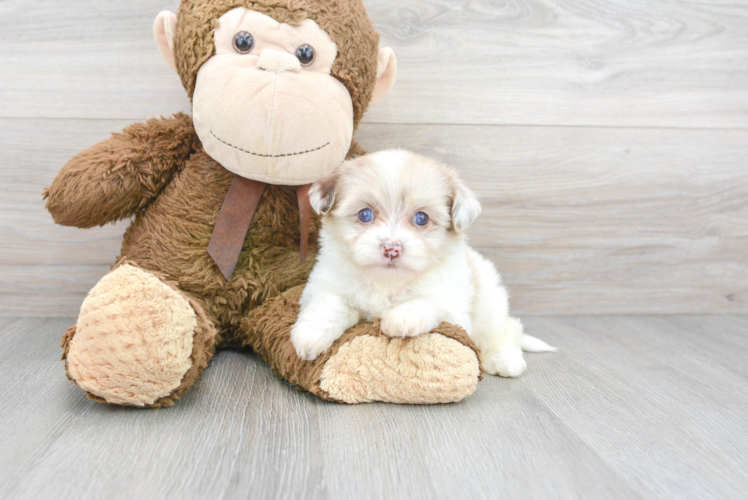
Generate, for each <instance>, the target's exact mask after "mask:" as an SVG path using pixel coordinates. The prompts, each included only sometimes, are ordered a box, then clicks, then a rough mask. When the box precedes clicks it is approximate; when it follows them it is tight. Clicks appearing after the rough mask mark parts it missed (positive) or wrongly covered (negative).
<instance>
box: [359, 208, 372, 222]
mask: <svg viewBox="0 0 748 500" xmlns="http://www.w3.org/2000/svg"><path fill="white" fill-rule="evenodd" d="M358 220H360V221H361V222H371V221H373V220H374V212H372V211H371V210H369V209H368V208H364V209H363V210H361V211H360V212H359V213H358Z"/></svg>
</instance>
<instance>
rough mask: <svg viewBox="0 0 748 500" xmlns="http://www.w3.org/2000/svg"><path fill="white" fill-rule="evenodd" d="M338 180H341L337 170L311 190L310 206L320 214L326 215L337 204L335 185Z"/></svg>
mask: <svg viewBox="0 0 748 500" xmlns="http://www.w3.org/2000/svg"><path fill="white" fill-rule="evenodd" d="M338 178H340V172H339V170H335V171H334V172H333V173H332V174H330V175H328V176H327V177H325V178H324V179H322V180H320V181H317V182H315V183H314V184H312V187H311V188H309V204H310V205H312V208H313V209H314V211H315V212H317V213H318V214H320V215H324V214H326V213H327V212H329V211H330V209H331V208H332V206H333V204H334V203H335V185H336V184H337V183H338Z"/></svg>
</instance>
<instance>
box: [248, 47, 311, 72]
mask: <svg viewBox="0 0 748 500" xmlns="http://www.w3.org/2000/svg"><path fill="white" fill-rule="evenodd" d="M257 66H259V67H260V69H264V70H265V71H276V72H278V73H280V72H282V71H301V63H300V62H299V60H298V59H297V58H296V56H294V55H291V54H289V53H287V52H281V51H279V50H270V49H265V50H263V51H262V53H261V54H260V57H259V58H258V59H257Z"/></svg>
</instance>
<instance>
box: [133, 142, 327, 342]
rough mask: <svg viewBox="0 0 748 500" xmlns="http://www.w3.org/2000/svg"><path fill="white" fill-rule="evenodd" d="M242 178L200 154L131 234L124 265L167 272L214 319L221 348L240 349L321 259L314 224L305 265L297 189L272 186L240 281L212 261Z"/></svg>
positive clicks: (254, 221)
mask: <svg viewBox="0 0 748 500" xmlns="http://www.w3.org/2000/svg"><path fill="white" fill-rule="evenodd" d="M233 176H234V174H233V173H231V172H229V171H227V170H225V169H224V168H223V167H221V166H220V165H219V164H218V163H216V162H215V161H213V160H212V159H211V158H210V157H208V156H207V155H205V154H204V153H196V154H194V155H193V156H192V158H190V160H189V161H188V162H187V164H186V165H185V167H184V168H183V169H182V170H181V171H179V172H177V173H176V174H175V176H174V178H173V180H172V181H171V182H170V183H169V185H167V186H166V187H165V188H164V190H163V192H162V193H161V194H159V195H158V197H157V198H156V199H155V200H153V201H152V202H151V203H150V204H149V205H148V206H147V207H146V208H145V209H144V211H143V212H141V213H140V214H138V215H137V216H136V218H135V220H134V221H133V223H132V224H131V225H130V227H129V228H128V229H127V231H126V233H125V237H124V241H123V244H122V253H121V255H120V257H119V260H122V259H127V260H129V261H133V262H136V263H137V264H138V266H140V267H142V268H143V269H145V270H148V271H154V272H160V273H164V274H165V275H166V276H167V277H168V278H169V279H170V280H172V281H174V282H175V283H178V284H179V287H180V289H181V290H182V291H184V292H185V293H187V294H189V295H190V296H191V297H193V298H195V299H196V300H199V301H200V302H201V303H202V304H203V307H204V308H205V310H206V312H207V313H208V314H209V315H210V316H212V318H213V320H214V322H215V324H216V326H217V328H218V330H219V334H218V337H217V341H218V344H219V347H220V346H221V345H224V346H226V345H232V344H234V343H235V339H236V335H237V326H238V324H239V322H240V321H241V318H242V317H244V316H245V315H246V314H248V312H249V311H250V310H252V309H253V308H255V307H257V306H259V305H261V304H262V303H264V302H265V301H266V300H268V299H270V298H272V297H274V296H276V295H278V294H279V293H281V292H283V291H284V290H287V289H289V288H292V287H294V286H297V285H300V284H303V283H305V282H306V279H307V277H308V275H309V272H310V271H311V268H312V265H313V262H314V253H315V252H316V234H317V221H316V220H315V221H314V222H313V224H312V236H311V238H310V248H309V250H310V252H309V257H308V258H307V259H306V260H305V261H304V262H303V263H301V262H300V261H299V240H300V238H299V231H300V228H299V212H298V205H297V199H296V192H295V191H294V190H293V188H289V187H283V186H268V188H267V189H266V191H265V193H264V194H263V197H262V199H261V201H260V204H259V205H258V207H257V211H256V212H255V215H254V218H253V219H252V224H251V225H250V228H249V233H248V235H247V238H246V239H245V241H244V245H243V248H242V253H241V256H240V258H239V262H238V265H237V267H236V271H235V272H234V275H233V276H232V279H231V280H230V281H229V282H227V281H226V280H225V279H224V277H223V276H222V275H221V272H220V270H219V269H218V267H217V266H216V265H215V263H214V262H213V259H212V258H211V257H210V256H209V255H208V252H207V248H208V244H209V242H210V238H211V236H212V234H213V227H214V226H215V223H216V219H217V218H218V213H219V211H220V209H221V206H222V204H223V201H224V198H225V197H226V193H227V192H228V189H229V186H230V184H231V181H232V179H233Z"/></svg>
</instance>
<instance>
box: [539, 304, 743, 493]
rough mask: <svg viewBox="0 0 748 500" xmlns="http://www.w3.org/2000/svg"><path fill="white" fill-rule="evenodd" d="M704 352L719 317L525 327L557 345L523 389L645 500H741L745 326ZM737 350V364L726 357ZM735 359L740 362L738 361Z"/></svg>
mask: <svg viewBox="0 0 748 500" xmlns="http://www.w3.org/2000/svg"><path fill="white" fill-rule="evenodd" d="M731 319H733V321H731V322H730V323H731V325H730V328H729V329H727V330H723V333H724V334H725V336H727V337H729V338H730V339H731V341H732V342H734V343H738V344H739V345H740V347H738V348H737V349H735V348H734V347H731V346H729V345H725V344H722V343H719V342H710V343H709V344H708V345H704V346H703V348H702V347H701V346H698V345H694V343H693V341H694V339H695V338H697V337H698V336H699V334H700V330H709V331H715V330H718V329H720V328H724V326H726V325H727V324H728V322H727V321H725V320H723V319H722V318H721V317H698V316H691V317H684V318H678V317H675V318H673V317H575V318H564V319H561V318H529V319H527V320H526V325H527V328H528V330H529V331H532V332H533V333H534V334H537V335H539V336H542V337H543V338H544V339H545V340H547V341H550V342H552V343H557V344H556V345H561V351H560V352H559V354H558V356H535V357H533V360H537V364H536V365H535V366H534V370H532V371H530V372H528V377H526V379H525V381H526V383H528V384H531V386H532V392H533V394H534V395H536V396H537V397H538V398H539V399H540V400H541V401H542V402H543V404H544V407H546V408H548V409H549V410H550V411H551V412H552V413H553V414H554V415H555V416H557V417H559V418H560V419H561V420H562V421H563V422H564V423H565V424H566V425H567V426H568V428H569V429H571V430H572V431H574V432H575V433H576V434H577V435H579V436H581V437H582V440H583V441H584V442H585V444H586V445H588V446H590V447H591V448H592V449H594V450H595V451H596V452H597V454H598V455H599V456H602V457H605V460H606V462H607V463H608V464H610V465H611V466H612V467H613V469H614V470H616V471H617V472H618V473H619V474H621V475H622V476H623V477H624V478H626V480H627V481H628V482H629V484H631V485H633V486H634V487H635V489H636V490H637V491H639V492H640V493H643V496H644V497H645V498H694V499H696V498H742V497H744V496H745V492H746V491H748V420H746V414H747V413H748V404H746V401H748V390H747V389H746V388H747V387H748V386H747V385H746V378H745V376H741V375H738V374H737V373H736V372H735V369H736V368H738V366H739V367H740V368H741V369H742V366H743V365H744V364H745V359H746V353H747V352H748V318H745V317H743V318H731ZM732 349H735V353H734V354H735V356H732V357H726V356H725V355H727V354H729V352H730V351H731V350H732ZM738 358H741V359H740V360H739V361H738Z"/></svg>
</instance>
